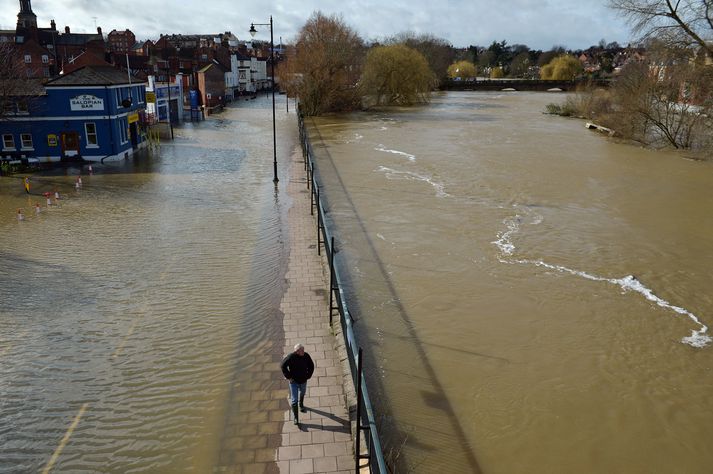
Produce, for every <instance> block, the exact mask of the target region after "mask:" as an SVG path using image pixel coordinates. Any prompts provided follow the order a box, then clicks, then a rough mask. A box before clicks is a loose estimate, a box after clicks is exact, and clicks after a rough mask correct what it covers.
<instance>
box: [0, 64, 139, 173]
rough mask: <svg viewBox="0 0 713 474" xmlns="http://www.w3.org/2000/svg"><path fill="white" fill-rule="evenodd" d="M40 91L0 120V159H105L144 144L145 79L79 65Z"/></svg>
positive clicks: (119, 156)
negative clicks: (0, 142) (29, 100)
mask: <svg viewBox="0 0 713 474" xmlns="http://www.w3.org/2000/svg"><path fill="white" fill-rule="evenodd" d="M44 90H45V94H44V95H39V96H36V97H33V98H32V99H31V102H30V104H29V105H28V106H27V107H22V108H20V107H18V109H17V110H16V111H15V112H14V113H13V114H12V116H11V117H8V116H6V117H5V118H6V119H8V118H9V120H3V121H0V134H2V149H1V150H0V157H2V158H4V159H8V158H10V159H23V158H26V159H31V158H36V159H38V160H39V161H40V162H59V161H82V160H85V161H105V160H117V159H125V158H128V157H130V156H131V155H133V153H134V152H135V151H137V150H138V149H140V148H142V147H143V146H144V145H145V142H144V137H145V134H144V123H145V108H146V83H145V82H143V81H140V80H138V79H135V78H131V79H129V77H128V76H127V74H126V73H125V72H122V71H119V70H117V69H115V68H113V67H111V66H85V67H83V68H81V69H77V70H76V71H73V72H71V73H69V74H66V75H64V76H61V77H59V78H57V79H53V80H51V81H49V82H47V83H46V84H45V86H44Z"/></svg>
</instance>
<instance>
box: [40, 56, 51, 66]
mask: <svg viewBox="0 0 713 474" xmlns="http://www.w3.org/2000/svg"><path fill="white" fill-rule="evenodd" d="M49 62H50V58H49V56H47V55H46V54H43V55H42V64H47V63H49Z"/></svg>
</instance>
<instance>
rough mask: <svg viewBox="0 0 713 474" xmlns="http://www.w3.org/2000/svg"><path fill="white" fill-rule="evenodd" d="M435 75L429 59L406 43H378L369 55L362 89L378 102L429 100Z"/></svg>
mask: <svg viewBox="0 0 713 474" xmlns="http://www.w3.org/2000/svg"><path fill="white" fill-rule="evenodd" d="M436 83H437V81H436V77H435V75H434V74H433V72H432V71H431V68H430V67H429V66H428V61H426V58H425V57H424V56H423V55H422V54H421V53H419V52H418V51H416V50H415V49H413V48H409V47H408V46H405V45H403V44H395V45H391V46H377V47H375V48H372V49H371V50H370V51H369V53H368V54H367V56H366V63H365V64H364V73H363V74H362V77H361V81H360V91H361V93H362V94H363V95H364V96H365V97H366V100H367V102H369V103H372V104H375V105H412V104H415V103H424V102H428V99H429V94H430V92H431V89H432V88H433V87H434V86H435V85H436Z"/></svg>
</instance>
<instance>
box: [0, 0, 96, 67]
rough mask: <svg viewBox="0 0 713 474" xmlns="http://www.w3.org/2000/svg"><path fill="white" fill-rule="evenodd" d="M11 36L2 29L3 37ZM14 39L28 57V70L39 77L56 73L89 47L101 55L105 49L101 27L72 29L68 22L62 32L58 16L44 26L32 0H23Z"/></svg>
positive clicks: (94, 52)
mask: <svg viewBox="0 0 713 474" xmlns="http://www.w3.org/2000/svg"><path fill="white" fill-rule="evenodd" d="M8 38H9V35H8V32H6V31H3V32H0V41H3V40H5V41H7V40H8ZM12 40H14V42H15V45H16V46H17V48H18V50H19V52H20V54H21V57H22V58H23V60H24V59H27V61H28V62H26V64H27V65H28V66H27V67H26V68H25V72H26V74H29V75H30V76H29V77H35V78H45V79H47V78H49V77H54V76H56V75H57V74H59V72H60V71H61V70H62V67H63V66H64V64H65V63H67V62H70V61H73V60H74V58H76V57H78V56H79V55H81V54H82V53H84V52H87V51H89V52H91V53H93V54H94V55H96V56H99V57H103V56H104V53H105V45H104V37H103V35H102V31H101V28H97V32H96V33H72V32H71V31H70V29H69V26H65V28H64V33H61V32H59V31H58V30H57V25H56V23H55V21H54V20H52V21H50V27H49V28H40V27H39V26H38V25H37V15H35V13H34V12H33V11H32V4H31V2H30V0H20V12H19V13H18V14H17V26H16V28H15V32H14V35H13V37H12ZM45 57H46V58H45Z"/></svg>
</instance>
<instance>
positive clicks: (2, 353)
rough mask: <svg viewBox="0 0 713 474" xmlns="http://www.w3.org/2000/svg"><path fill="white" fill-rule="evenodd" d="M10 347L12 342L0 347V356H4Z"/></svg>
mask: <svg viewBox="0 0 713 474" xmlns="http://www.w3.org/2000/svg"><path fill="white" fill-rule="evenodd" d="M10 349H12V344H8V345H7V346H6V347H5V348H4V349H0V357H2V356H4V355H5V354H7V353H8V352H10Z"/></svg>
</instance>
